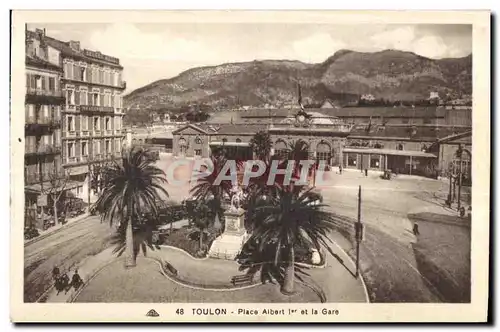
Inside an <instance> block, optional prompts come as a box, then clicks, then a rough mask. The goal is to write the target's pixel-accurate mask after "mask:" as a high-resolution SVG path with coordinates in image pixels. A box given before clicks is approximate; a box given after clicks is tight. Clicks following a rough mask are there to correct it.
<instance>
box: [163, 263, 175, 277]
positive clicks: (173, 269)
mask: <svg viewBox="0 0 500 332" xmlns="http://www.w3.org/2000/svg"><path fill="white" fill-rule="evenodd" d="M164 266H165V270H167V271H168V272H170V273H171V274H172V275H174V276H177V269H176V268H175V267H173V266H172V264H170V263H168V262H167V263H165V265H164Z"/></svg>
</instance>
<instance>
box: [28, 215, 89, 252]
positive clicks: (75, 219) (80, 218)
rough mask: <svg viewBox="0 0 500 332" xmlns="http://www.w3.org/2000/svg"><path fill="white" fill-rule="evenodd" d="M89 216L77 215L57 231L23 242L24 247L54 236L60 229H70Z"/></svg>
mask: <svg viewBox="0 0 500 332" xmlns="http://www.w3.org/2000/svg"><path fill="white" fill-rule="evenodd" d="M89 216H90V214H89V213H88V212H86V213H84V214H82V215H79V216H78V217H75V218H74V219H73V220H71V221H68V222H67V223H66V224H64V225H62V226H60V227H59V228H57V229H54V230H52V231H50V232H47V233H43V234H41V235H40V236H37V237H35V238H33V239H31V240H28V241H25V242H24V246H25V247H26V246H28V245H30V244H33V243H36V242H38V241H40V240H43V239H45V238H46V237H48V236H49V235H52V234H56V233H57V232H59V231H60V230H62V229H66V228H68V227H70V226H73V225H75V224H76V223H77V222H79V221H80V220H83V219H85V218H87V217H89Z"/></svg>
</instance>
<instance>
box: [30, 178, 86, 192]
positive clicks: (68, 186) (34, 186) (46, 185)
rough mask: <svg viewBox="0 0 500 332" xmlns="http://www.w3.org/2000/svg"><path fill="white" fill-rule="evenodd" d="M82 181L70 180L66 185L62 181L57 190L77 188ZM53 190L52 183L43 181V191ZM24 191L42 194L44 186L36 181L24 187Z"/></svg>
mask: <svg viewBox="0 0 500 332" xmlns="http://www.w3.org/2000/svg"><path fill="white" fill-rule="evenodd" d="M82 185H83V183H82V182H77V181H68V182H67V183H66V185H64V183H62V184H61V185H60V186H59V187H58V188H56V190H55V192H58V191H61V190H70V189H74V188H77V187H79V186H82ZM47 190H51V191H54V189H52V188H51V184H50V183H49V182H44V183H43V191H44V192H45V191H47ZM24 191H25V192H28V193H33V194H41V193H42V186H41V184H40V183H35V184H31V185H28V186H25V187H24Z"/></svg>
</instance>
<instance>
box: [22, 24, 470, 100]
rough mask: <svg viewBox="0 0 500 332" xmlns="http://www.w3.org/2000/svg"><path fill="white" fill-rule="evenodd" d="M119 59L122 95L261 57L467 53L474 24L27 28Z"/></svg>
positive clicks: (316, 60)
mask: <svg viewBox="0 0 500 332" xmlns="http://www.w3.org/2000/svg"><path fill="white" fill-rule="evenodd" d="M35 28H42V29H43V28H45V29H46V34H47V35H48V36H51V37H54V38H57V39H60V40H62V41H69V40H78V41H80V43H81V47H82V48H87V49H90V50H94V51H100V52H101V53H103V54H107V55H110V56H114V57H117V58H119V59H120V63H121V64H122V65H123V67H124V78H125V80H126V81H127V91H125V92H126V93H128V92H131V91H133V90H134V89H137V88H140V87H142V86H144V85H146V84H149V83H152V82H154V81H156V80H159V79H165V78H171V77H174V76H176V75H178V74H179V73H181V72H183V71H184V70H187V69H189V68H193V67H199V66H207V65H218V64H222V63H227V62H242V61H252V60H265V59H287V60H299V61H303V62H307V63H320V62H323V61H324V60H326V59H327V58H328V57H329V56H331V55H333V54H334V53H335V52H336V51H338V50H341V49H349V50H354V51H360V52H375V51H380V50H385V49H398V50H402V51H411V52H414V53H416V54H419V55H422V56H425V57H429V58H434V59H439V58H448V57H463V56H467V55H469V54H470V53H471V52H472V26H471V25H452V24H439V25H437V24H433V25H423V24H419V25H396V24H390V25H389V24H377V25H375V24H365V25H359V24H357V25H334V24H283V23H279V24H278V23H276V24H272V23H203V24H201V23H200V24H192V23H189V24H184V23H171V24H169V23H161V24H160V23H140V24H131V23H112V24H95V23H91V24H88V23H85V24H83V23H78V24H60V23H59V24H28V29H30V30H34V29H35Z"/></svg>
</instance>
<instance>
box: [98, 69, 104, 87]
mask: <svg viewBox="0 0 500 332" xmlns="http://www.w3.org/2000/svg"><path fill="white" fill-rule="evenodd" d="M99 83H101V84H104V71H103V70H102V69H100V70H99Z"/></svg>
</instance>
